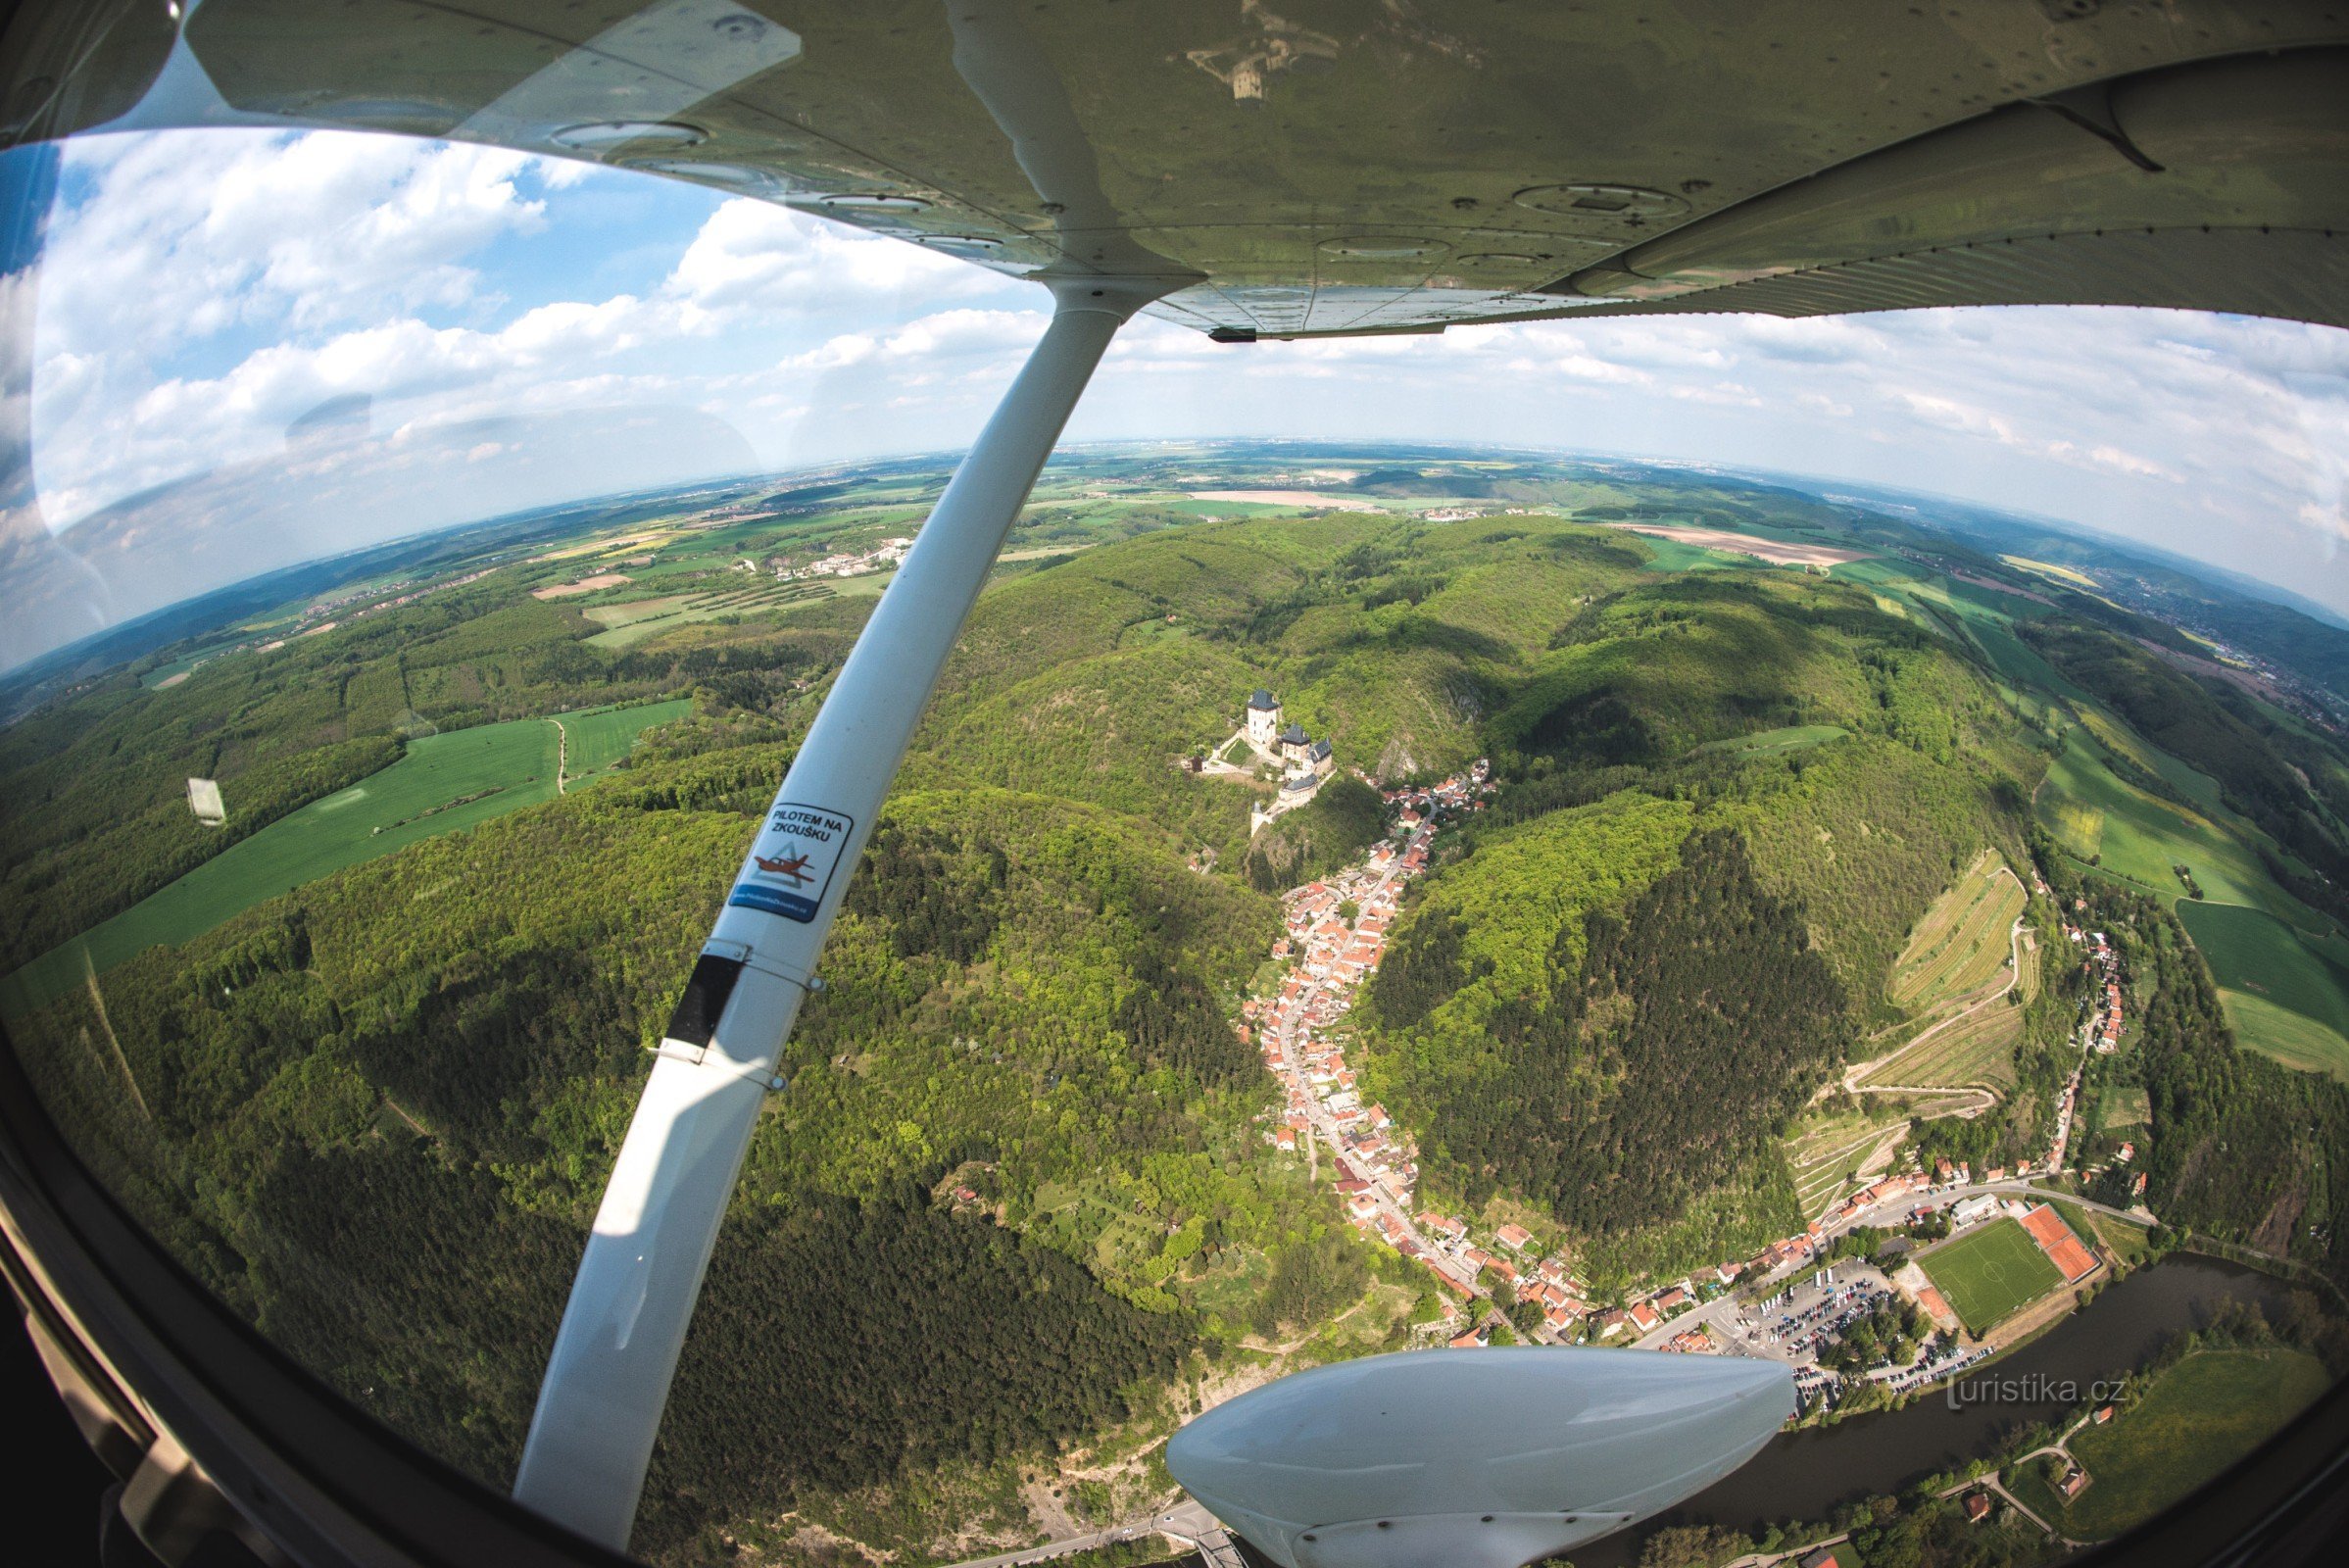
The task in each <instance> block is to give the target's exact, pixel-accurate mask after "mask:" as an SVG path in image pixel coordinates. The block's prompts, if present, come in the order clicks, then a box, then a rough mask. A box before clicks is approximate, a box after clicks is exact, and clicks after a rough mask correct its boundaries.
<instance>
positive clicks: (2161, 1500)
mask: <svg viewBox="0 0 2349 1568" xmlns="http://www.w3.org/2000/svg"><path fill="white" fill-rule="evenodd" d="M2329 1382H2330V1380H2329V1379H2328V1378H2327V1377H2326V1376H2325V1364H2324V1363H2323V1362H2322V1361H2320V1360H2318V1359H2317V1358H2316V1357H2315V1356H2313V1355H2308V1354H2304V1353H2303V1352H2301V1351H2298V1350H2282V1349H2276V1350H2205V1351H2202V1352H2201V1353H2199V1354H2196V1355H2190V1356H2188V1357H2186V1358H2185V1359H2184V1360H2183V1361H2180V1362H2178V1365H2176V1366H2174V1367H2172V1368H2171V1369H2170V1370H2169V1371H2167V1372H2164V1373H2163V1374H2162V1375H2161V1376H2160V1377H2159V1378H2157V1379H2156V1380H2155V1381H2154V1384H2153V1387H2152V1388H2151V1389H2150V1390H2148V1391H2147V1392H2146V1394H2145V1395H2144V1397H2142V1398H2140V1399H2138V1400H2137V1401H2136V1402H2135V1403H2134V1404H2131V1405H2129V1407H2128V1408H2126V1409H2124V1410H2122V1411H2120V1412H2119V1413H2118V1414H2117V1415H2115V1416H2114V1417H2113V1419H2112V1420H2111V1421H2110V1422H2109V1423H2107V1424H2106V1425H2104V1426H2101V1427H2097V1426H2091V1427H2087V1428H2084V1429H2082V1430H2081V1432H2080V1435H2079V1436H2078V1437H2076V1438H2074V1439H2073V1440H2072V1442H2071V1444H2070V1447H2071V1450H2072V1454H2073V1457H2074V1458H2076V1459H2078V1460H2079V1461H2080V1465H2081V1467H2082V1468H2084V1469H2085V1470H2086V1471H2087V1472H2088V1481H2089V1484H2088V1487H2087V1490H2086V1491H2084V1492H2082V1493H2081V1494H2080V1495H2079V1496H2077V1497H2075V1498H2073V1499H2072V1500H2071V1502H2069V1503H2062V1502H2056V1501H2055V1500H2054V1499H2053V1498H2052V1497H2051V1496H2050V1497H2049V1498H2047V1500H2048V1501H2049V1502H2050V1503H2051V1505H2052V1506H2053V1508H2054V1512H2053V1513H2052V1514H2047V1515H2042V1517H2044V1518H2046V1519H2047V1520H2048V1522H2049V1523H2050V1524H2054V1525H2055V1526H2056V1527H2057V1528H2058V1529H2060V1530H2061V1531H2062V1532H2063V1533H2064V1534H2065V1535H2068V1536H2071V1537H2073V1538H2074V1539H2075V1540H2080V1541H2102V1540H2106V1539H2108V1538H2110V1537H2113V1536H2117V1535H2119V1534H2121V1533H2122V1532H2123V1531H2125V1530H2128V1529H2129V1528H2130V1527H2132V1526H2134V1525H2137V1524H2141V1523H2143V1522H2144V1521H2145V1520H2147V1519H2150V1518H2152V1517H2153V1516H2154V1515H2156V1514H2158V1513H2160V1512H2161V1511H2162V1510H2163V1509H2164V1508H2167V1507H2168V1506H2170V1505H2171V1504H2172V1503H2174V1502H2177V1501H2178V1499H2180V1498H2181V1497H2184V1496H2185V1495H2187V1494H2188V1493H2190V1492H2192V1491H2193V1490H2194V1489H2195V1488H2197V1487H2199V1486H2201V1485H2202V1484H2203V1483H2205V1482H2207V1481H2209V1480H2211V1479H2212V1478H2213V1477H2214V1476H2217V1475H2218V1474H2220V1473H2221V1472H2222V1471H2224V1470H2226V1469H2227V1466H2229V1465H2231V1464H2233V1463H2234V1462H2235V1461H2236V1460H2238V1459H2240V1458H2242V1457H2243V1456H2244V1455H2245V1454H2247V1453H2249V1452H2251V1450H2252V1449H2254V1448H2256V1447H2258V1446H2259V1445H2260V1444H2261V1443H2263V1442H2265V1441H2266V1440H2267V1438H2268V1437H2269V1436H2270V1435H2271V1434H2273V1433H2274V1432H2276V1430H2277V1429H2278V1428H2280V1427H2282V1426H2283V1425H2284V1423H2285V1422H2287V1421H2289V1420H2291V1419H2292V1417H2294V1416H2295V1415H2298V1414H2299V1413H2300V1412H2301V1411H2302V1410H2304V1409H2306V1408H2307V1407H2308V1406H2309V1405H2310V1404H2311V1403H2313V1402H2314V1401H2315V1400H2316V1398H2317V1397H2318V1396H2319V1395H2321V1394H2323V1393H2324V1392H2325V1388H2326V1387H2327V1385H2328V1384H2329ZM2033 1479H2034V1480H2035V1478H2033Z"/></svg>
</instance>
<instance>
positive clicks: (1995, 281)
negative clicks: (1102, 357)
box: [0, 0, 2349, 337]
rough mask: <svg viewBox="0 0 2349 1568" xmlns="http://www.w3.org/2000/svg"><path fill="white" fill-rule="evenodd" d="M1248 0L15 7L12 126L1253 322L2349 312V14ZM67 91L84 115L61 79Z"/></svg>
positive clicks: (2044, 6) (2080, 3) (592, 0)
mask: <svg viewBox="0 0 2349 1568" xmlns="http://www.w3.org/2000/svg"><path fill="white" fill-rule="evenodd" d="M1651 9H1652V8H1651V7H1649V6H1647V5H1644V4H1637V5H1631V4H1592V5H1586V6H1581V7H1574V8H1568V7H1563V6H1526V5H1513V6H1512V5H1496V4H1485V3H1475V4H1472V3H1467V0H1457V3H1438V0H1421V3H1417V4H1406V3H1404V0H1387V3H1383V4H1371V3H1364V0H1295V3H1292V0H1280V6H1279V10H1278V11H1277V12H1276V11H1275V10H1274V9H1273V8H1272V7H1271V6H1269V5H1265V4H1259V3H1257V0H1197V3H1166V4H1152V5H1117V6H1109V5H1094V4H1076V3H1060V4H1048V5H1019V6H1013V5H1008V4H1003V3H1000V0H957V3H954V4H944V5H942V4H939V3H937V0H862V3H854V4H851V3H817V4H802V5H792V4H784V3H781V0H751V3H743V4H738V3H734V0H656V3H653V4H649V5H648V4H645V3H643V0H575V3H574V0H470V3H466V4H431V3H419V0H346V3H344V4H340V5H336V6H332V7H321V6H318V5H315V4H311V3H308V0H204V3H203V4H202V5H201V6H200V7H197V8H194V9H193V10H192V11H191V12H190V13H189V15H188V17H187V19H186V20H185V21H184V23H180V24H174V23H172V22H171V21H170V20H168V19H167V17H166V14H165V9H164V8H163V7H160V6H155V5H132V4H127V3H122V4H116V5H112V6H103V5H102V6H96V7H26V8H24V9H23V10H22V11H21V12H20V13H19V16H18V19H17V21H16V23H15V25H14V26H13V28H12V31H11V33H10V35H9V37H8V39H7V42H8V45H9V47H8V51H7V55H8V58H9V59H10V60H11V61H12V62H14V65H13V67H12V68H11V71H12V80H11V83H10V93H9V96H8V97H7V99H6V100H5V103H6V105H7V123H6V124H5V125H0V131H4V132H5V134H6V135H7V136H8V137H9V138H10V139H13V140H25V139H31V138H39V137H53V136H58V135H62V134H68V133H72V132H74V131H80V130H88V129H92V128H98V127H104V126H122V127H130V126H140V125H163V124H261V125H280V126H303V125H312V126H315V125H336V126H346V127H353V128H361V129H375V130H386V131H395V132H402V133H409V134H417V135H430V136H437V137H451V138H456V139H460V140H473V141H481V142H489V143H494V144H497V145H502V146H508V147H514V148H517V149H520V150H524V151H528V152H532V153H537V154H542V155H547V156H555V157H565V158H580V159H588V160H592V161H595V162H598V163H603V164H610V165H616V166H624V167H628V168H633V169H638V170H642V171H645V172H652V173H656V174H661V175H663V176H665V177H669V178H675V179H684V180H690V181H693V182H696V183H699V184H703V185H706V186H710V187H711V188H714V189H718V190H723V191H727V192H730V193H735V194H739V195H745V196H750V197H755V198H759V199H762V200H767V201H773V202H778V203H781V204H784V205H787V206H791V207H795V208H800V209H802V210H805V211H808V212H813V213H818V214H821V215H823V216H825V217H827V218H830V219H833V220H836V221H843V222H848V223H853V224H856V225H857V226H859V227H862V228H865V229H868V230H871V231H874V232H877V233H882V234H887V235H891V236H893V237H896V238H899V239H902V240H905V241H906V242H908V243H912V244H917V245H922V246H925V247H928V248H931V249H934V250H938V251H941V252H944V253H946V254H949V255H954V256H958V257H962V258H965V259H967V260H970V261H972V262H975V263H978V264H979V265H982V266H987V267H992V268H995V269H998V270H1003V271H1006V272H1010V273H1014V274H1023V275H1024V274H1029V273H1035V272H1043V271H1048V270H1049V271H1053V272H1067V271H1076V272H1086V271H1099V272H1105V273H1119V272H1156V273H1161V274H1173V275H1178V276H1183V277H1189V278H1194V279H1196V281H1192V282H1190V283H1188V285H1187V286H1185V287H1183V288H1181V289H1180V290H1179V291H1177V292H1175V293H1174V294H1172V295H1170V296H1169V297H1168V298H1167V299H1166V300H1164V301H1163V302H1162V303H1161V304H1160V305H1158V306H1157V307H1155V308H1154V309H1155V311H1156V313H1157V314H1159V315H1162V316H1165V317H1168V318H1170V319H1175V320H1178V321H1182V322H1184V323H1186V324H1189V325H1193V326H1196V327H1199V328H1200V329H1202V330H1207V331H1214V332H1218V333H1219V334H1220V335H1223V336H1226V337H1234V336H1237V337H1249V336H1257V337H1290V336H1311V335H1323V334H1352V333H1364V332H1392V331H1427V330H1437V329H1441V328H1443V327H1444V326H1447V325H1450V324H1454V323H1458V322H1468V321H1479V320H1505V319H1534V318H1542V317H1554V316H1570V315H1576V314H1583V313H1590V312H1597V313H1601V314H1607V315H1617V314H1625V313H1637V314H1650V313H1669V312H1681V311H1688V310H1699V311H1714V310H1734V311H1757V312H1765V313H1770V314H1774V315H1781V316H1810V315H1818V314H1823V313H1832V312H1844V311H1855V310H1883V309H1898V308H1904V307H1914V306H1929V305H1961V304H2033V303H2067V304H2080V303H2094V304H2114V305H2163V306H2179V307H2188V308H2198V309H2213V310H2224V311H2233V312H2243V313H2251V314H2261V315H2273V316H2281V317H2291V318H2298V319H2309V320H2316V321H2325V322H2331V323H2334V324H2349V262H2344V260H2343V253H2344V241H2343V239H2342V237H2341V226H2342V223H2343V221H2344V220H2349V175H2345V173H2344V171H2345V170H2349V23H2345V22H2344V18H2343V14H2342V13H2340V12H2339V11H2338V9H2337V8H2327V7H2323V6H2298V5H2268V6H2237V5H2227V4H2219V3H2208V0H2171V3H2168V4H2162V5H2152V4H2109V3H2107V4H2099V3H2097V0H2035V3H2034V0H1998V3H1995V4H1990V3H1961V4H1949V3H1941V4H1935V5H1933V6H1930V7H1908V6H1900V5H1872V6H1828V7H1822V6H1818V5H1812V4H1802V3H1795V0H1759V3H1754V4H1749V5H1743V6H1737V7H1719V8H1712V9H1713V15H1712V16H1711V17H1710V18H1709V19H1706V20H1703V21H1702V22H1700V23H1698V24H1695V25H1691V24H1690V23H1689V22H1688V19H1686V18H1678V19H1674V25H1672V26H1671V27H1670V28H1666V27H1665V26H1663V25H1651V19H1650V18H1649V17H1648V15H1647V13H1648V12H1649V11H1650V10H1651ZM61 84H62V85H61Z"/></svg>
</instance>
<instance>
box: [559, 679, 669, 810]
mask: <svg viewBox="0 0 2349 1568" xmlns="http://www.w3.org/2000/svg"><path fill="white" fill-rule="evenodd" d="M692 711H693V699H692V698H690V697H676V698H671V699H670V700H669V701H667V702H665V703H640V704H637V705H636V706H634V707H630V708H602V709H590V710H587V711H584V712H577V713H562V714H558V715H557V720H558V722H560V723H561V724H562V725H563V731H564V733H565V735H566V736H567V737H568V741H567V749H566V751H565V753H564V757H563V783H564V787H565V788H568V789H577V788H578V787H579V786H580V785H581V784H583V783H589V782H592V781H593V780H594V779H595V778H596V777H598V776H599V775H601V774H604V773H608V772H610V771H611V770H612V768H613V767H615V766H617V765H618V764H619V761H620V760H621V759H622V758H624V757H626V756H627V755H628V753H629V752H630V751H632V750H633V749H634V748H635V746H636V737H637V736H639V735H641V734H643V733H644V732H645V731H646V730H648V729H651V728H653V727H654V726H656V725H659V724H670V723H674V722H676V721H677V720H678V719H680V718H683V717H684V716H685V715H686V714H688V713H690V712H692Z"/></svg>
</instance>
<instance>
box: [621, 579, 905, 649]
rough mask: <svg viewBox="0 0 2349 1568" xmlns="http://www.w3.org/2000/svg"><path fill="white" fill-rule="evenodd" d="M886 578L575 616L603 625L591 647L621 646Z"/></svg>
mask: <svg viewBox="0 0 2349 1568" xmlns="http://www.w3.org/2000/svg"><path fill="white" fill-rule="evenodd" d="M887 575H888V574H880V575H876V576H875V577H872V578H864V577H851V578H844V579H842V580H840V581H838V582H773V581H766V580H761V581H759V582H756V583H752V584H750V585H747V586H729V587H723V588H715V589H707V590H704V591H703V592H700V593H690V594H665V595H662V596H661V597H660V598H657V599H629V600H622V601H620V602H618V603H616V604H607V605H588V606H585V607H583V608H582V610H581V611H580V613H582V614H584V615H585V616H586V617H587V618H588V619H590V620H592V621H595V622H596V623H597V624H599V625H601V626H603V627H604V628H605V629H604V630H603V631H600V632H597V633H596V634H595V635H593V636H592V637H589V638H588V639H587V642H588V645H589V646H590V647H593V648H627V647H631V646H633V645H634V644H637V643H640V642H643V641H644V640H645V639H646V638H648V637H651V636H653V635H655V634H656V633H659V632H664V631H667V630H669V629H670V628H671V627H674V626H684V625H690V624H692V623H693V622H695V621H703V620H715V619H717V618H718V617H719V616H721V615H752V614H758V613H761V612H764V611H777V610H791V609H796V608H797V607H799V606H801V605H812V604H817V603H820V602H821V601H823V600H826V599H833V598H838V597H839V596H841V595H842V594H844V593H853V592H859V591H869V592H873V593H878V592H879V591H880V589H879V588H878V587H874V588H871V589H869V590H868V589H865V588H864V584H866V583H868V582H875V583H881V584H883V585H885V584H886V578H887Z"/></svg>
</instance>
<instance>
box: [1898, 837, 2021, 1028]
mask: <svg viewBox="0 0 2349 1568" xmlns="http://www.w3.org/2000/svg"><path fill="white" fill-rule="evenodd" d="M2025 902H2026V901H2025V895H2024V892H2023V884H2022V883H2021V882H2019V881H2017V880H2016V878H2015V874H2014V873H2013V872H2012V871H2010V870H2008V869H2007V867H2006V863H2005V862H2004V861H2003V860H2001V859H1999V858H1998V856H1997V853H1996V852H1995V851H1992V850H1984V851H1982V854H1981V855H1979V856H1977V857H1976V858H1975V860H1974V863H1973V864H1972V865H1970V866H1968V867H1967V868H1966V873H1965V875H1963V876H1961V877H1959V878H1958V880H1957V883H1956V884H1955V885H1954V886H1953V887H1951V888H1950V890H1949V891H1948V892H1946V893H1944V894H1942V895H1941V897H1940V898H1939V899H1937V900H1935V901H1934V903H1933V907H1932V908H1930V909H1928V910H1926V911H1925V918H1924V919H1922V920H1920V921H1919V922H1917V929H1916V930H1915V931H1913V932H1911V933H1910V934H1909V942H1908V946H1907V947H1906V948H1904V949H1902V950H1901V954H1900V956H1899V957H1898V958H1897V959H1895V960H1894V961H1893V964H1892V979H1891V982H1890V984H1888V985H1887V986H1886V987H1885V988H1884V989H1885V995H1886V996H1888V997H1889V998H1890V999H1891V1000H1892V1001H1893V1002H1894V1003H1896V1004H1898V1005H1901V1006H1904V1007H1907V1008H1909V1009H1911V1010H1912V1011H1915V1012H1930V1011H1932V1010H1933V1008H1935V1007H1937V1006H1940V1005H1942V1004H1944V1003H1947V1002H1951V1001H1954V1000H1955V999H1957V998H1960V997H1964V996H1967V995H1969V994H1971V993H1973V992H1976V991H1980V990H1982V988H1983V987H1985V986H1990V985H1994V984H1997V983H1998V982H1999V981H2000V980H2002V979H2003V977H2004V971H2005V969H2006V967H2007V962H2008V959H2009V958H2010V956H2012V951H2013V949H2012V939H2011V935H2010V933H2011V932H2012V930H2013V928H2014V923H2015V921H2016V920H2017V919H2018V918H2020V917H2021V915H2022V913H2023V906H2024V904H2025Z"/></svg>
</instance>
